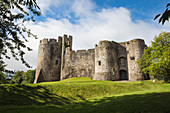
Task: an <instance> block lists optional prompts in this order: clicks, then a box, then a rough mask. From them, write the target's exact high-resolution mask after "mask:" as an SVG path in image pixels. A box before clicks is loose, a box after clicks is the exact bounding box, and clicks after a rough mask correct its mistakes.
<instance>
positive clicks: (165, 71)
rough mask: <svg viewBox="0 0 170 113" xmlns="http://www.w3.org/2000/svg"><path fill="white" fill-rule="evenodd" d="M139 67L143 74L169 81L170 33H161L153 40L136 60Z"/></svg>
mask: <svg viewBox="0 0 170 113" xmlns="http://www.w3.org/2000/svg"><path fill="white" fill-rule="evenodd" d="M138 63H139V66H140V67H141V68H142V72H144V73H145V74H148V73H149V74H150V75H153V76H154V77H155V78H157V79H158V80H159V79H164V81H165V82H169V80H170V32H162V33H160V34H159V36H158V37H157V36H156V37H155V38H154V41H152V44H151V46H150V47H148V48H145V50H144V54H143V55H142V57H141V58H140V59H138Z"/></svg>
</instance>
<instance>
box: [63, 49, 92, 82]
mask: <svg viewBox="0 0 170 113" xmlns="http://www.w3.org/2000/svg"><path fill="white" fill-rule="evenodd" d="M93 75H94V49H88V50H87V51H86V50H77V51H72V50H71V49H70V47H68V48H66V52H65V66H64V68H63V71H62V78H61V79H65V78H71V77H93Z"/></svg>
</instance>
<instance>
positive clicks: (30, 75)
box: [22, 70, 35, 83]
mask: <svg viewBox="0 0 170 113" xmlns="http://www.w3.org/2000/svg"><path fill="white" fill-rule="evenodd" d="M22 79H23V81H22V83H33V82H34V79H35V70H28V71H27V72H25V73H24V74H23V75H22Z"/></svg>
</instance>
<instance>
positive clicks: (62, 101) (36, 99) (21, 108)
mask: <svg viewBox="0 0 170 113" xmlns="http://www.w3.org/2000/svg"><path fill="white" fill-rule="evenodd" d="M1 112H2V113H117V112H119V113H123V112H125V113H132V112H136V113H138V112H140V113H146V112H153V113H155V112H157V113H168V112H170V84H165V83H155V84H153V83H152V81H138V82H126V83H122V82H113V81H95V80H91V78H88V77H83V78H70V79H66V80H63V81H58V82H44V83H39V84H21V85H0V113H1Z"/></svg>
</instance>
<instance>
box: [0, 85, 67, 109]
mask: <svg viewBox="0 0 170 113" xmlns="http://www.w3.org/2000/svg"><path fill="white" fill-rule="evenodd" d="M65 103H69V99H67V98H64V97H62V96H59V95H57V94H51V93H49V91H48V89H46V88H45V87H42V86H37V85H36V86H29V85H24V84H22V85H10V86H9V85H1V86H0V106H5V105H8V106H10V105H45V104H57V105H63V104H65Z"/></svg>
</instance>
